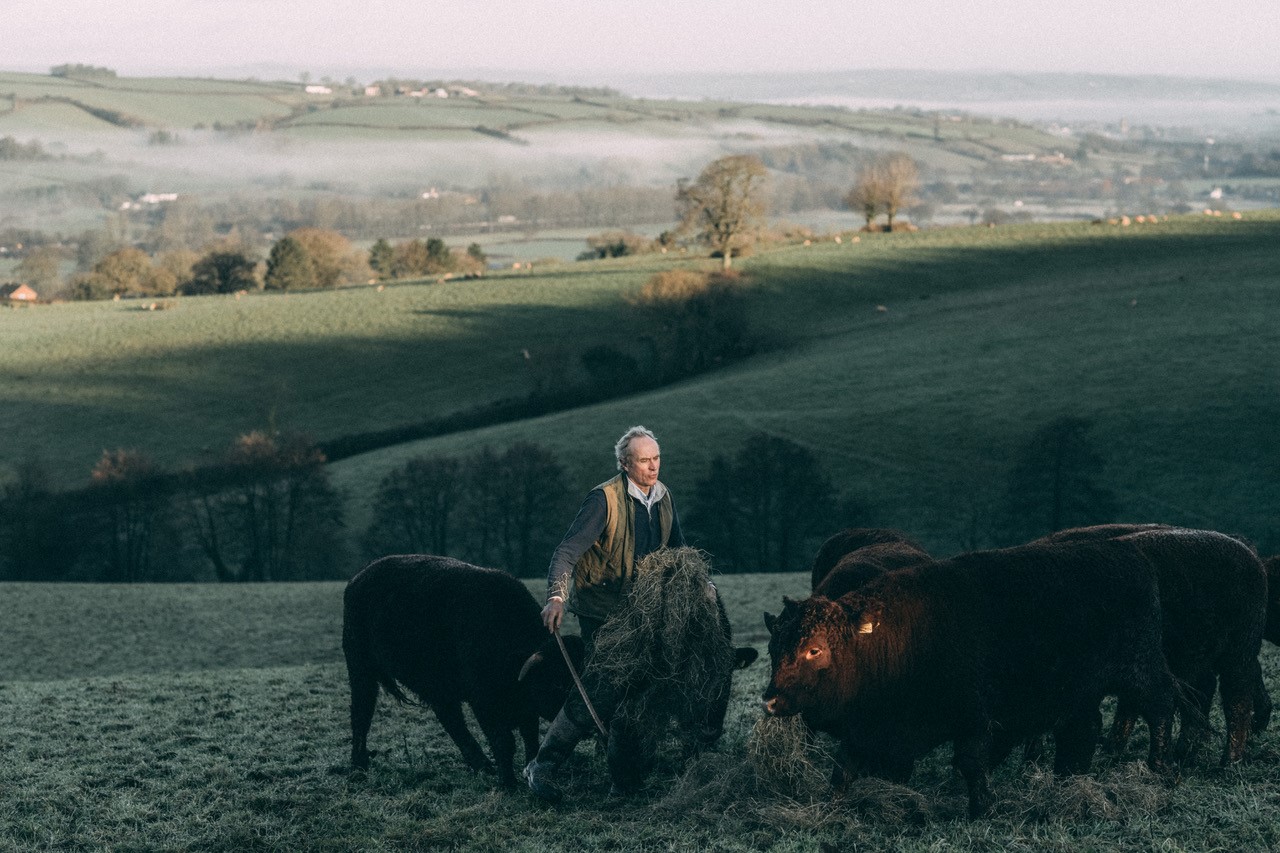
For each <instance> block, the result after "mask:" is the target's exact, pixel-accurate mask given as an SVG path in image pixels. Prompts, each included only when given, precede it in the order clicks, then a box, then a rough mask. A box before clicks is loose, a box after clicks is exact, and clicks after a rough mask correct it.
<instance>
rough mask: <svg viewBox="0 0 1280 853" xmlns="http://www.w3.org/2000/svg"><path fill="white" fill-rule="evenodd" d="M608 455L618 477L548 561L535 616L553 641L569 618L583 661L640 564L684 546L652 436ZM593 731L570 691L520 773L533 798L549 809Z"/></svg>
mask: <svg viewBox="0 0 1280 853" xmlns="http://www.w3.org/2000/svg"><path fill="white" fill-rule="evenodd" d="M614 455H615V456H616V457H617V460H618V470H619V471H620V472H621V473H619V474H618V476H616V477H614V478H613V479H611V480H608V481H607V482H604V483H601V484H600V485H598V486H596V487H595V488H594V489H592V490H591V491H590V492H589V493H588V494H587V498H586V500H584V501H583V502H582V506H581V508H579V510H578V515H577V517H576V518H574V520H573V523H572V524H571V525H570V526H569V530H568V532H567V533H565V536H564V539H563V540H562V541H561V542H560V545H559V546H558V547H557V548H556V551H555V554H554V555H553V556H552V558H551V568H550V570H549V571H548V572H547V605H546V607H544V608H543V609H542V621H543V623H544V624H545V625H546V626H547V630H548V631H551V632H553V633H554V632H555V631H558V630H559V628H560V623H561V621H562V620H563V619H564V611H565V607H566V606H567V607H568V608H569V609H570V610H572V611H573V613H574V614H575V615H576V616H577V617H578V624H579V626H580V627H581V629H582V640H583V642H584V644H585V645H586V649H587V659H588V660H590V657H591V653H592V651H593V650H594V640H595V634H596V631H598V630H599V629H600V626H601V625H603V624H604V622H605V620H606V619H608V618H609V615H610V614H611V613H612V612H613V611H614V610H615V609H617V607H618V606H619V605H620V604H621V603H622V601H623V599H624V597H625V590H626V585H627V583H628V582H629V581H630V580H631V578H633V577H635V572H636V567H637V566H638V565H639V564H640V561H641V560H642V559H644V557H646V556H647V555H649V554H651V553H652V552H654V551H656V550H658V549H659V548H663V547H672V548H678V547H682V546H683V545H684V544H685V542H684V535H683V534H682V533H681V531H680V519H679V516H677V515H676V511H675V506H674V505H673V504H672V501H671V493H670V492H669V491H667V488H666V486H664V485H663V484H662V482H661V481H660V480H659V479H658V469H659V467H660V465H661V461H662V459H661V456H660V454H659V449H658V442H657V439H656V438H654V435H653V433H652V432H650V431H649V430H647V429H645V428H644V427H642V426H634V427H631V429H629V430H627V431H626V432H625V433H623V434H622V438H620V439H618V443H617V444H616V445H615V446H614ZM613 698H614V697H609V696H600V697H597V696H596V695H594V691H593V696H592V703H593V704H596V705H597V709H599V706H602V705H604V706H608V705H610V704H611V700H612V699H613ZM608 710H609V709H608V708H607V707H606V708H605V711H604V713H608ZM594 727H595V723H594V721H593V720H592V719H591V713H590V711H589V710H588V709H587V707H586V703H585V702H584V701H583V700H582V697H581V696H580V695H579V694H578V692H577V691H576V690H575V691H572V692H571V693H570V694H569V697H568V699H567V700H566V701H565V703H564V708H562V709H561V711H560V713H559V714H558V715H556V718H555V719H554V720H552V722H551V727H550V728H549V729H548V730H547V734H546V736H545V737H544V738H543V740H542V746H541V747H540V748H539V749H538V755H537V757H536V758H534V760H533V761H531V762H529V765H528V766H527V767H526V768H525V771H524V775H525V778H526V779H527V780H528V782H529V788H530V790H532V791H533V793H534V794H536V795H537V796H538V797H540V798H542V799H544V800H548V801H550V802H556V801H558V800H559V799H560V790H559V788H557V787H556V785H555V783H554V782H553V777H554V775H555V773H556V771H557V770H558V769H559V767H560V765H561V764H562V763H563V762H564V760H565V759H567V758H568V757H569V754H570V753H572V752H573V748H574V747H575V746H576V745H577V743H578V741H580V740H582V738H584V737H586V736H587V735H589V734H590V733H591V731H592V730H593V729H594Z"/></svg>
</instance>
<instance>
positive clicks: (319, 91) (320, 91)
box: [303, 83, 333, 95]
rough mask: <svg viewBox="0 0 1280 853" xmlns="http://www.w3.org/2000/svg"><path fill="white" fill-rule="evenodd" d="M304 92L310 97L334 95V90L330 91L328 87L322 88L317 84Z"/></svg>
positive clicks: (308, 87) (313, 84)
mask: <svg viewBox="0 0 1280 853" xmlns="http://www.w3.org/2000/svg"><path fill="white" fill-rule="evenodd" d="M303 91H305V92H306V93H307V94H308V95H332V94H333V90H332V89H330V88H329V87H328V86H321V85H319V84H317V83H312V84H311V85H309V86H307V88H306V89H304V90H303Z"/></svg>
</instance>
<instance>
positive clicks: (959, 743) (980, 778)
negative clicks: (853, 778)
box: [951, 733, 993, 818]
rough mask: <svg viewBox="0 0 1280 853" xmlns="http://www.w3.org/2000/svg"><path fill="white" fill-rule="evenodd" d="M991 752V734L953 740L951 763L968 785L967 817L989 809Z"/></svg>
mask: <svg viewBox="0 0 1280 853" xmlns="http://www.w3.org/2000/svg"><path fill="white" fill-rule="evenodd" d="M990 753H991V735H990V734H986V733H984V734H981V735H975V736H972V737H966V738H959V739H957V740H956V742H955V754H954V755H953V756H952V758H951V763H952V764H953V765H954V766H955V768H956V769H957V770H959V771H960V775H962V776H964V781H965V783H966V784H967V785H968V786H969V817H971V818H976V817H982V816H983V815H985V814H986V813H987V812H988V811H990V810H991V802H992V799H993V798H992V796H991V786H990V784H989V779H988V774H989V772H990V769H989V766H988V760H989V756H990Z"/></svg>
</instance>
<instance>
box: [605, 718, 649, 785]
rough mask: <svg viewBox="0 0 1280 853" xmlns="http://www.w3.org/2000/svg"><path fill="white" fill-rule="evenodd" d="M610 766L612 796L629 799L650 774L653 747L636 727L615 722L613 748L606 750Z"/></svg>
mask: <svg viewBox="0 0 1280 853" xmlns="http://www.w3.org/2000/svg"><path fill="white" fill-rule="evenodd" d="M605 754H606V756H607V763H608V766H609V782H610V783H611V784H610V786H609V794H610V795H611V796H615V797H621V796H627V795H628V794H631V793H633V792H635V791H636V790H638V789H639V788H640V786H641V784H642V783H643V781H644V777H645V776H646V775H647V774H648V770H649V765H650V763H651V761H652V755H650V752H649V744H648V743H647V742H646V740H645V738H643V737H642V736H641V735H640V733H639V732H638V731H637V730H636V728H635V726H633V725H631V724H629V723H628V722H627V721H625V720H622V719H619V718H615V719H614V720H613V722H612V723H610V724H609V744H608V748H607V749H606V750H605Z"/></svg>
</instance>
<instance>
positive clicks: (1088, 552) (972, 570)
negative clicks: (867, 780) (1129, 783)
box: [763, 541, 1174, 816]
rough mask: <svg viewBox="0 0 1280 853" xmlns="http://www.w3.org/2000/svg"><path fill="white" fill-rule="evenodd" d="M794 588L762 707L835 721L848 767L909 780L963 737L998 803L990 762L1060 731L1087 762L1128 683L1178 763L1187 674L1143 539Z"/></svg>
mask: <svg viewBox="0 0 1280 853" xmlns="http://www.w3.org/2000/svg"><path fill="white" fill-rule="evenodd" d="M783 603H784V606H783V610H782V613H781V614H780V615H778V616H777V617H774V616H772V615H770V614H767V613H766V614H765V624H766V626H767V627H768V628H769V632H770V640H769V655H770V658H771V661H772V675H771V677H770V680H769V685H768V687H767V688H766V689H765V692H764V696H763V701H764V709H765V711H766V713H769V714H773V715H777V716H788V715H792V714H800V715H802V717H803V718H804V720H805V721H806V722H807V723H808V724H809V726H810V727H811V728H814V729H816V730H818V731H825V732H828V733H830V734H833V735H835V736H836V737H837V738H839V740H840V742H841V748H840V749H839V750H838V752H837V759H838V760H840V761H841V762H842V763H846V764H847V765H848V766H847V770H849V771H854V770H858V769H865V770H869V771H870V772H872V773H874V774H875V775H879V776H883V777H885V778H888V779H891V780H895V781H900V782H904V781H906V780H907V779H909V778H910V776H911V772H912V770H913V768H914V765H915V762H916V760H918V759H919V758H920V757H921V756H923V755H925V754H926V753H927V752H929V751H930V750H932V749H933V748H934V747H936V746H938V745H939V744H941V743H944V742H947V741H950V742H951V743H952V744H953V746H954V758H953V763H954V764H955V766H956V767H957V768H958V769H959V770H960V772H961V773H962V774H963V775H964V778H965V781H966V782H967V784H968V788H969V813H970V815H971V816H978V815H981V814H984V813H985V812H986V811H987V809H988V808H989V807H990V802H991V793H990V789H989V787H988V774H989V772H990V768H991V767H993V766H994V765H996V764H998V763H999V762H1000V761H1002V760H1003V759H1004V757H1005V756H1006V755H1007V754H1008V753H1009V751H1010V750H1011V749H1012V748H1013V746H1014V745H1015V744H1017V743H1019V742H1022V741H1024V740H1025V739H1027V738H1030V737H1034V736H1036V735H1040V734H1043V733H1045V732H1049V731H1052V732H1053V733H1054V736H1055V739H1056V743H1057V752H1056V759H1055V768H1054V769H1055V771H1056V772H1058V773H1060V774H1069V773H1084V772H1086V771H1087V770H1088V769H1089V764H1090V762H1091V760H1092V756H1093V751H1094V749H1095V747H1096V744H1097V737H1098V733H1099V731H1100V729H1101V717H1100V714H1099V712H1098V707H1099V704H1100V702H1101V700H1102V698H1103V697H1104V696H1105V695H1107V694H1113V693H1115V694H1119V695H1120V696H1122V697H1124V698H1125V699H1126V700H1128V701H1131V702H1133V703H1134V705H1135V707H1137V708H1139V709H1140V711H1141V713H1142V715H1143V717H1144V718H1145V719H1146V720H1147V723H1148V725H1149V726H1150V728H1151V732H1152V735H1151V749H1150V754H1149V756H1148V764H1149V765H1150V766H1151V768H1152V769H1153V770H1154V771H1156V772H1158V773H1161V774H1163V775H1167V774H1168V769H1167V766H1166V757H1167V753H1168V748H1169V733H1170V728H1171V726H1172V717H1173V709H1174V683H1173V678H1172V676H1171V675H1170V674H1169V670H1168V668H1167V666H1166V664H1165V660H1164V655H1163V653H1162V651H1161V647H1160V642H1161V638H1160V598H1159V590H1158V588H1157V586H1156V578H1155V573H1154V571H1153V570H1152V568H1151V565H1150V564H1149V563H1148V562H1147V560H1146V559H1145V558H1144V557H1143V556H1142V555H1141V554H1140V553H1139V552H1138V550H1137V548H1136V547H1135V546H1134V545H1132V544H1130V543H1125V542H1116V541H1105V542H1087V543H1079V544H1063V545H1044V546H1035V545H1029V546H1023V547H1021V548H1011V549H1008V550H1003V551H986V552H976V553H972V554H965V555H962V556H959V557H956V558H954V559H951V560H945V561H940V562H928V563H923V564H921V565H918V566H915V567H912V568H907V569H898V570H896V571H893V572H889V573H887V574H885V575H883V576H881V577H879V578H876V579H874V580H872V581H870V582H869V583H867V584H866V585H865V586H864V587H862V588H861V589H860V590H857V591H855V592H851V593H848V594H846V595H844V596H842V597H841V598H839V599H836V600H834V601H832V600H831V599H828V598H824V597H822V596H814V597H811V598H809V599H807V600H805V601H803V602H794V601H789V600H787V599H785V598H784V599H783ZM851 756H858V757H859V758H863V759H866V760H867V765H866V767H863V768H858V767H854V766H852V764H851V763H850V762H851V758H850V757H851Z"/></svg>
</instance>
